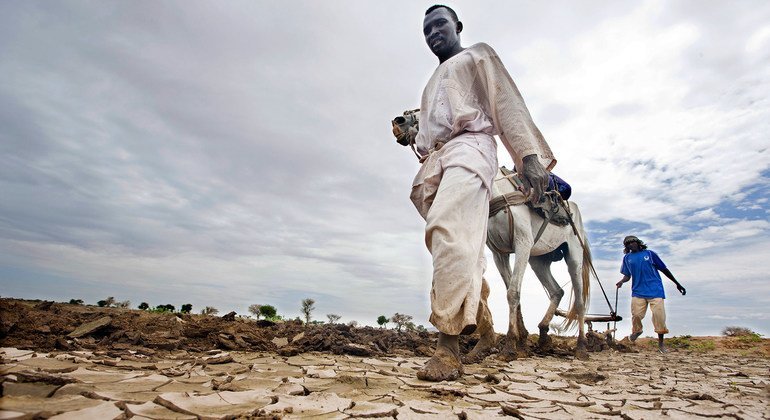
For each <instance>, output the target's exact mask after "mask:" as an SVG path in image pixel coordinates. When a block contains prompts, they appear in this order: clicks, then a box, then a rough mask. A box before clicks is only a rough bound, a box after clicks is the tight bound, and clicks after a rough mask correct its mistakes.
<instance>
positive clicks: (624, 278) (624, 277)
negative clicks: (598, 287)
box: [615, 276, 631, 289]
mask: <svg viewBox="0 0 770 420" xmlns="http://www.w3.org/2000/svg"><path fill="white" fill-rule="evenodd" d="M629 280H631V277H629V276H623V278H622V279H620V281H619V282H617V283H616V284H615V286H617V287H618V289H620V288H621V287H622V286H623V283H625V282H627V281H629Z"/></svg>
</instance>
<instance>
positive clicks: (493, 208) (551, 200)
mask: <svg viewBox="0 0 770 420" xmlns="http://www.w3.org/2000/svg"><path fill="white" fill-rule="evenodd" d="M500 172H501V173H502V174H503V178H504V179H507V180H508V181H509V182H510V183H511V185H513V187H514V188H515V189H516V191H514V192H510V193H504V194H502V195H499V196H497V197H493V198H492V200H490V202H489V217H493V216H495V215H496V214H498V213H499V212H501V211H504V212H505V213H507V214H508V226H509V232H510V238H511V240H513V235H514V229H513V214H512V212H511V211H510V210H509V208H510V207H511V206H518V205H522V204H527V206H528V207H529V208H530V209H532V210H533V211H535V212H536V213H537V214H538V215H539V216H540V217H542V218H543V224H542V225H541V226H540V229H539V230H538V232H537V235H536V236H535V240H534V242H533V243H537V241H538V240H539V239H540V237H541V236H542V235H543V232H544V231H545V228H546V227H548V224H549V223H552V224H554V225H556V226H561V227H563V226H567V225H570V226H571V227H572V232H573V233H574V234H575V236H576V237H577V239H578V241H579V242H580V246H581V247H582V248H583V256H584V258H583V261H584V263H586V264H588V267H589V268H590V270H591V273H592V274H593V276H594V277H595V278H596V282H597V283H599V288H600V289H601V290H602V294H603V295H604V299H605V301H606V302H607V306H609V309H610V313H609V315H603V314H587V315H586V317H585V320H586V322H588V323H589V325H590V323H591V322H592V321H598V322H604V321H607V322H610V321H612V322H615V323H617V321H620V320H622V319H623V318H622V317H621V316H619V315H618V314H617V307H618V290H617V289H616V290H615V306H614V308H613V306H612V304H611V303H610V300H609V298H608V297H607V293H606V292H605V290H604V286H603V285H602V282H601V280H599V275H598V274H597V273H596V269H595V268H594V266H593V264H592V263H591V259H590V258H586V255H587V254H588V253H589V252H590V251H589V250H588V246H587V245H586V243H585V241H584V240H583V238H582V237H581V236H580V233H579V232H578V229H577V227H576V226H575V222H574V220H573V219H572V213H571V212H570V210H569V205H568V204H567V200H565V199H564V197H563V196H562V193H561V192H560V191H559V189H558V188H553V189H549V190H548V191H545V192H544V193H543V196H544V199H543V200H542V201H541V202H540V203H538V204H537V205H535V204H533V203H532V202H531V201H530V200H529V198H528V197H526V196H525V195H524V194H523V193H522V192H521V191H523V190H524V189H525V187H524V182H523V181H522V180H521V178H519V176H518V174H517V173H515V172H512V171H511V170H509V169H508V168H506V167H505V166H502V167H500ZM487 245H489V246H490V247H491V248H493V249H494V250H495V251H497V252H499V253H505V252H503V251H502V250H500V249H498V248H497V247H496V246H495V245H494V243H492V242H491V241H487ZM565 246H566V244H564V245H562V246H560V247H558V248H556V249H555V250H554V251H552V252H551V260H552V261H559V260H561V259H562V258H563V257H564V253H565V252H566V251H567V250H566V249H565V248H566V247H565ZM556 315H559V316H562V317H564V316H566V312H564V311H563V310H561V309H557V311H556ZM613 330H614V327H613Z"/></svg>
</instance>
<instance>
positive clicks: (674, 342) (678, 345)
mask: <svg viewBox="0 0 770 420" xmlns="http://www.w3.org/2000/svg"><path fill="white" fill-rule="evenodd" d="M650 343H652V345H655V346H657V345H658V343H657V342H656V341H651V342H650ZM666 343H667V344H668V346H669V347H671V348H675V349H689V348H690V347H692V346H693V345H694V343H693V341H692V336H691V335H681V336H678V337H671V338H669V339H667V340H666Z"/></svg>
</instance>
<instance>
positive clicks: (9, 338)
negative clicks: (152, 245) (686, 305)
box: [0, 299, 608, 357]
mask: <svg viewBox="0 0 770 420" xmlns="http://www.w3.org/2000/svg"><path fill="white" fill-rule="evenodd" d="M436 338H437V336H436V333H429V332H425V331H422V332H418V331H401V332H398V331H394V330H388V329H382V328H372V327H361V328H358V327H351V326H348V325H344V324H320V325H309V326H305V325H304V324H302V323H301V322H298V321H286V322H280V323H272V322H268V321H255V320H253V319H249V318H240V317H236V316H235V314H234V313H231V314H228V315H225V316H222V317H217V316H211V315H194V314H172V313H153V312H148V311H141V310H135V309H122V308H101V307H95V306H87V305H72V304H66V303H55V302H49V301H26V300H18V299H0V340H2V346H4V347H16V348H20V349H35V350H38V351H50V350H79V349H87V350H132V351H136V352H138V353H143V354H152V353H155V352H159V351H160V352H163V351H174V350H178V349H184V350H188V351H198V352H206V351H210V350H214V349H225V350H240V351H266V352H275V353H278V354H281V355H283V356H293V355H296V354H300V353H305V352H310V351H316V352H322V353H328V354H350V355H354V356H364V357H368V356H383V355H399V356H405V357H410V356H429V355H431V354H432V351H433V346H434V345H435V342H436ZM477 340H478V338H477V337H474V336H469V337H462V340H461V347H462V348H461V350H462V351H463V353H467V352H468V351H469V350H470V349H471V348H473V346H474V345H475V344H476V342H477ZM536 340H537V336H536V335H535V336H530V338H529V342H530V347H531V348H533V349H534V347H535V346H534V343H535V342H536ZM498 341H499V343H498V349H500V348H502V346H503V345H504V344H505V339H504V338H502V339H500V340H498ZM594 342H595V343H596V345H595V346H593V347H594V348H593V349H592V350H594V351H601V350H606V349H607V348H608V347H607V345H606V343H604V342H603V341H602V338H601V337H594ZM574 345H575V339H574V338H563V337H554V341H553V348H552V350H550V351H549V354H551V355H556V356H569V355H572V354H574V353H573V352H574ZM493 352H494V351H493Z"/></svg>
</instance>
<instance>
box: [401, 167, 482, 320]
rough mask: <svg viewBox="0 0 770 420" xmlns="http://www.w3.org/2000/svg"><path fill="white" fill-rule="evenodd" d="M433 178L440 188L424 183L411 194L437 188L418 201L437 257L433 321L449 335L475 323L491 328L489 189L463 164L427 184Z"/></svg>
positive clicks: (415, 196) (415, 197)
mask: <svg viewBox="0 0 770 420" xmlns="http://www.w3.org/2000/svg"><path fill="white" fill-rule="evenodd" d="M431 182H432V183H438V187H437V189H433V188H435V187H436V186H435V185H425V184H420V185H416V186H415V187H414V188H415V189H416V191H413V192H412V199H413V200H418V201H419V199H420V197H423V196H422V195H421V194H420V192H421V191H420V190H419V189H420V188H427V189H428V190H433V191H436V192H435V196H434V195H432V194H431V197H430V198H431V199H432V202H430V200H423V201H421V202H417V201H415V206H417V209H418V210H419V211H420V213H421V215H422V216H423V218H425V221H426V227H425V244H426V245H427V247H428V250H429V251H430V253H431V255H432V257H433V284H432V288H431V293H430V298H431V299H430V300H431V316H430V322H431V323H432V324H433V325H434V326H435V327H436V328H437V329H438V330H439V331H441V332H442V333H444V334H450V335H458V334H460V332H461V331H463V330H464V329H465V328H466V327H468V326H473V325H485V323H486V325H488V326H489V327H491V324H492V318H491V314H490V312H489V308H488V307H487V305H486V298H487V296H488V295H489V287H488V286H487V285H486V281H485V280H484V279H483V277H482V276H483V274H484V269H485V266H486V263H485V260H484V246H485V244H486V239H487V221H488V218H489V191H488V189H487V187H486V186H485V184H484V183H483V182H482V180H481V178H480V177H479V175H478V174H477V173H475V172H473V171H471V170H469V169H467V168H465V167H461V166H450V167H447V168H443V171H442V173H441V175H440V176H439V177H433V178H432V179H431V180H430V181H428V182H427V184H430V183H431ZM423 198H424V197H423ZM482 289H483V292H482ZM466 332H467V330H466Z"/></svg>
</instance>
